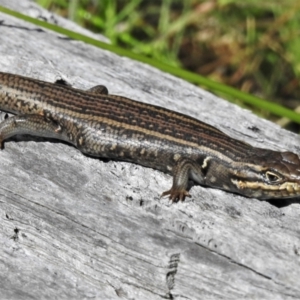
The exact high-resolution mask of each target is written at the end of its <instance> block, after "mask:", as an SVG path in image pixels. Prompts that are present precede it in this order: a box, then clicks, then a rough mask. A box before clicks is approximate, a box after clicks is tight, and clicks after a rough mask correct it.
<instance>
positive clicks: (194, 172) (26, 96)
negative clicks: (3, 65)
mask: <svg viewBox="0 0 300 300" xmlns="http://www.w3.org/2000/svg"><path fill="white" fill-rule="evenodd" d="M0 109H1V110H3V111H7V112H11V113H13V114H16V115H15V116H13V117H10V118H7V119H5V120H4V121H3V122H1V123H0V143H1V146H2V147H3V142H4V140H6V139H8V138H9V137H11V136H14V135H16V134H30V135H36V136H41V137H46V138H56V139H59V140H63V141H67V142H69V143H71V144H73V145H74V146H75V147H77V148H78V149H79V150H80V151H81V152H83V153H86V154H88V155H91V156H95V157H106V158H112V159H116V160H123V161H129V162H133V163H136V164H139V165H143V166H146V167H150V168H153V169H157V170H160V171H162V172H166V173H169V174H172V176H173V185H172V187H171V189H170V190H168V191H165V192H164V193H162V196H169V198H170V199H171V200H172V201H178V200H184V199H185V197H187V196H190V195H189V193H188V191H187V189H188V181H189V179H192V180H194V181H195V182H197V183H199V184H201V185H203V186H210V187H214V188H219V189H223V190H226V191H229V192H233V193H238V194H242V195H244V196H247V197H255V198H259V199H268V198H289V197H296V196H299V195H300V160H299V156H298V155H296V154H294V153H292V152H277V151H272V150H266V149H261V148H255V147H252V146H251V145H249V144H247V143H244V142H242V141H239V140H236V139H233V138H231V137H229V136H228V135H226V134H224V133H223V132H222V131H220V130H218V129H216V128H214V127H213V126H210V125H208V124H206V123H203V122H201V121H199V120H197V119H195V118H192V117H189V116H186V115H184V114H181V113H177V112H174V111H171V110H168V109H165V108H162V107H159V106H154V105H150V104H146V103H142V102H138V101H135V100H131V99H128V98H125V97H122V96H117V95H109V94H108V92H107V89H106V88H105V87H103V86H96V87H94V88H92V89H90V90H87V91H83V90H79V89H75V88H72V87H69V86H66V85H60V84H56V83H48V82H44V81H40V80H36V79H32V78H27V77H23V76H19V75H14V74H9V73H2V72H0Z"/></svg>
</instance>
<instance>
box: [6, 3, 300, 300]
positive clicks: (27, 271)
mask: <svg viewBox="0 0 300 300" xmlns="http://www.w3.org/2000/svg"><path fill="white" fill-rule="evenodd" d="M0 5H4V6H7V7H9V8H14V9H16V10H18V11H21V12H23V13H26V14H29V15H31V16H35V17H43V18H46V19H47V20H49V21H50V22H57V23H58V24H61V25H63V26H66V27H68V28H71V29H73V30H82V29H79V28H78V27H77V26H76V25H74V24H72V23H71V22H68V21H66V20H62V19H61V18H59V17H58V16H55V15H52V14H51V13H49V12H45V11H44V10H42V9H41V8H39V7H37V6H36V5H35V4H34V3H33V2H31V1H26V0H22V1H17V0H9V1H8V0H0ZM0 21H1V23H0V70H1V71H4V72H11V73H17V74H22V75H25V76H30V77H34V78H38V79H42V80H46V81H50V82H54V81H55V80H57V79H61V78H63V79H65V80H66V81H67V82H69V83H70V84H72V85H73V86H75V87H77V88H82V89H88V88H90V87H92V86H94V85H96V84H104V85H106V86H107V87H108V89H109V91H110V93H112V94H121V95H123V96H127V97H131V98H133V99H136V100H140V101H145V102H149V103H152V104H157V105H161V106H164V107H168V108H171V109H173V110H177V111H180V112H183V113H186V114H189V115H191V116H194V117H196V118H198V119H200V120H203V121H205V122H207V123H210V124H212V125H214V126H216V127H218V128H220V129H221V130H223V131H224V132H226V133H227V134H230V135H231V136H233V137H234V138H238V139H241V140H244V141H247V142H248V143H251V144H253V145H255V146H259V147H265V148H271V149H281V150H291V151H294V152H296V153H299V152H300V151H299V141H300V139H299V137H298V136H297V135H295V134H292V133H290V132H287V131H285V130H282V129H280V128H279V127H278V126H276V125H274V124H272V123H270V122H268V121H265V120H262V119H260V118H258V117H256V116H254V115H253V114H252V113H250V112H249V111H247V110H243V109H241V108H239V107H237V106H235V105H232V104H229V103H228V102H226V101H224V100H222V99H220V98H218V97H215V96H214V95H212V94H210V93H208V92H206V91H204V90H202V89H200V88H198V87H195V86H193V85H191V84H189V83H187V82H185V81H183V80H180V79H178V78H175V77H173V76H170V75H168V74H165V73H163V72H160V71H158V70H156V69H154V68H152V67H149V66H147V65H144V64H141V63H138V62H135V61H132V60H130V59H127V58H124V57H119V56H117V55H115V54H113V53H110V52H107V51H103V50H101V49H97V48H95V47H92V46H89V45H86V44H84V43H81V42H78V41H72V40H70V39H67V38H65V37H62V36H59V35H57V34H55V33H53V32H49V31H47V30H40V28H38V27H36V26H34V25H32V24H29V23H26V22H22V21H20V20H17V19H15V18H13V17H10V16H7V15H5V14H2V13H0ZM84 32H86V31H84ZM89 34H90V33H89ZM170 185H171V177H170V176H168V175H166V174H163V173H161V172H158V171H155V170H152V169H148V168H144V167H141V166H138V165H134V164H130V163H124V162H116V161H109V162H105V161H102V160H100V159H94V158H90V157H87V156H84V155H83V154H81V153H80V152H79V151H78V150H77V149H75V148H74V147H72V146H69V145H67V144H63V143H59V142H53V141H41V140H39V139H37V138H29V137H18V138H17V139H14V140H13V141H10V142H7V143H6V144H5V149H4V150H3V151H2V152H1V153H0V222H1V226H0V243H1V247H0V298H1V299H150V300H151V299H185V300H186V299H299V298H300V285H299V278H300V264H299V261H300V257H299V255H300V254H299V253H300V239H299V236H300V225H299V223H300V222H299V215H300V206H299V199H295V200H292V201H269V202H268V201H259V200H256V199H247V198H244V197H241V196H238V195H233V194H230V193H226V192H224V191H220V190H216V189H210V188H204V187H201V186H194V187H193V188H192V189H191V194H192V198H191V199H187V201H185V202H183V203H178V204H171V203H169V201H168V200H167V199H160V198H159V195H160V194H161V192H163V191H165V190H166V189H168V188H169V187H170Z"/></svg>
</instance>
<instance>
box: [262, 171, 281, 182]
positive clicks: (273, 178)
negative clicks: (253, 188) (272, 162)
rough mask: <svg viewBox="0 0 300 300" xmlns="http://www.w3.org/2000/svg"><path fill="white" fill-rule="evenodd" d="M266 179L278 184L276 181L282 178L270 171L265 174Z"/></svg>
mask: <svg viewBox="0 0 300 300" xmlns="http://www.w3.org/2000/svg"><path fill="white" fill-rule="evenodd" d="M264 177H265V178H266V179H267V181H269V182H276V181H278V180H280V177H279V176H278V175H277V174H275V173H273V172H270V171H267V172H265V173H264Z"/></svg>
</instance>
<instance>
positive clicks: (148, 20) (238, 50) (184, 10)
mask: <svg viewBox="0 0 300 300" xmlns="http://www.w3.org/2000/svg"><path fill="white" fill-rule="evenodd" d="M36 1H37V2H38V3H39V4H40V5H42V6H44V7H46V8H47V9H49V10H51V11H53V12H55V13H58V14H60V15H63V16H64V17H67V18H70V19H71V20H74V21H75V22H77V23H79V24H80V25H82V26H84V27H87V28H89V29H90V30H92V31H94V32H100V33H102V34H103V35H105V36H106V37H108V38H109V39H110V40H111V42H112V44H115V45H118V46H121V47H123V48H127V49H130V50H131V51H132V52H135V53H139V54H143V55H146V56H148V57H152V58H154V59H157V60H159V61H162V62H164V63H167V64H169V65H172V66H179V67H182V68H185V69H187V70H191V71H193V72H195V73H199V74H201V75H203V76H206V77H208V78H210V79H213V80H215V81H218V82H222V83H225V84H227V85H230V86H233V87H235V88H237V89H239V90H242V91H245V92H247V93H251V94H254V95H257V96H259V97H262V98H265V99H269V100H272V101H274V102H276V103H279V104H281V105H284V106H286V107H288V108H291V109H294V110H296V111H300V102H299V100H298V99H299V96H300V87H299V77H300V2H298V1H294V0H275V1H274V0H264V1H261V0H243V1H238V0H184V1H182V0H160V1H158V0H151V1H146V0H36ZM231 100H233V99H231ZM237 101H238V100H237ZM239 104H241V105H242V103H239ZM244 106H245V104H244ZM256 113H258V114H263V116H264V117H266V118H270V119H272V120H273V121H274V120H275V121H276V119H275V117H274V116H273V115H271V114H270V113H268V112H266V111H265V110H264V111H262V110H261V111H256ZM277 122H278V123H280V124H281V125H284V126H288V127H289V128H290V129H293V130H295V131H299V128H298V126H296V125H295V124H291V123H288V122H287V121H286V120H283V119H277Z"/></svg>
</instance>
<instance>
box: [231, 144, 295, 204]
mask: <svg viewBox="0 0 300 300" xmlns="http://www.w3.org/2000/svg"><path fill="white" fill-rule="evenodd" d="M261 150H262V151H258V154H257V153H256V154H255V155H251V156H250V157H248V158H247V162H246V163H245V162H243V163H242V164H240V167H238V168H237V169H236V170H234V171H233V174H232V178H231V183H232V184H233V185H234V187H235V189H236V192H237V193H239V194H242V195H245V196H247V197H255V198H259V199H270V198H292V197H297V196H299V197H300V159H299V156H298V155H296V154H294V153H292V152H277V151H271V150H265V149H264V150H263V149H261Z"/></svg>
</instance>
